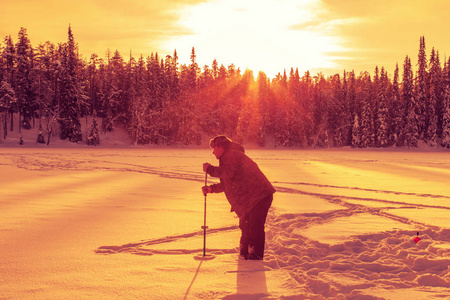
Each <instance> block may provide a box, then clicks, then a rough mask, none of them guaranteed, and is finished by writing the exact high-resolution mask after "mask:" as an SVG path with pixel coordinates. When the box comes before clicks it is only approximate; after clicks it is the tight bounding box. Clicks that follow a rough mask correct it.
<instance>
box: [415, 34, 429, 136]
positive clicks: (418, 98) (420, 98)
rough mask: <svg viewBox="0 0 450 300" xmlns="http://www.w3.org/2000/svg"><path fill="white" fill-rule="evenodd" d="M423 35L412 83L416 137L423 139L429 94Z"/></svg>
mask: <svg viewBox="0 0 450 300" xmlns="http://www.w3.org/2000/svg"><path fill="white" fill-rule="evenodd" d="M425 49H426V47H425V37H424V36H422V37H420V47H419V56H418V62H417V65H418V70H417V76H416V83H415V85H414V88H415V91H414V92H415V93H414V99H415V117H416V118H417V128H418V139H424V138H425V134H426V123H427V113H426V105H427V102H428V99H429V97H430V95H429V74H428V72H427V66H428V63H427V56H426V51H425Z"/></svg>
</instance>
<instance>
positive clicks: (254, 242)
mask: <svg viewBox="0 0 450 300" xmlns="http://www.w3.org/2000/svg"><path fill="white" fill-rule="evenodd" d="M210 146H211V148H213V149H214V151H213V154H214V155H215V156H216V158H217V159H218V160H219V166H218V167H215V166H212V165H211V164H209V163H204V164H203V171H205V172H207V173H208V174H209V175H211V176H212V177H219V178H220V183H217V184H212V185H209V186H204V187H203V188H202V190H203V193H204V194H207V193H221V192H225V196H226V197H227V200H228V202H229V203H230V205H231V211H232V212H233V211H234V212H235V213H236V214H237V216H238V217H239V228H240V229H241V240H240V255H241V257H243V258H245V259H252V260H261V259H263V257H264V244H265V232H264V224H265V222H266V217H267V213H268V211H269V208H270V206H271V204H272V200H273V194H274V193H275V189H274V187H273V186H272V184H271V183H270V182H269V180H268V179H267V178H266V176H265V175H264V174H263V173H262V172H261V170H260V169H259V167H258V165H257V164H256V163H255V162H254V161H253V160H252V159H250V158H249V157H248V156H247V155H245V151H244V147H242V146H241V145H239V144H237V143H235V142H232V141H231V140H230V139H229V138H227V137H226V136H217V137H215V138H214V139H212V140H211V141H210Z"/></svg>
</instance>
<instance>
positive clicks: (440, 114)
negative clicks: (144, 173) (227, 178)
mask: <svg viewBox="0 0 450 300" xmlns="http://www.w3.org/2000/svg"><path fill="white" fill-rule="evenodd" d="M0 54H1V56H0V57H1V59H0V130H1V135H2V138H3V139H7V138H8V132H9V131H13V130H19V132H21V131H23V130H30V129H31V128H37V127H38V128H39V134H38V136H37V137H36V142H38V143H47V144H50V141H51V139H52V138H54V137H55V136H58V137H59V138H60V139H62V140H69V141H71V142H74V143H87V144H89V145H99V144H101V140H100V135H99V131H103V132H108V131H112V130H115V129H116V128H119V127H120V128H124V129H126V130H127V132H128V133H129V135H130V137H131V139H132V140H133V143H134V144H135V145H138V144H140V145H146V144H162V145H200V144H201V143H202V136H205V135H208V136H214V135H217V134H225V135H227V136H229V137H231V138H232V139H233V140H236V141H237V142H240V143H244V144H246V143H254V144H257V145H259V146H261V147H295V148H306V147H308V148H317V147H343V146H351V147H357V148H366V147H417V146H418V145H419V143H425V144H427V145H429V146H430V147H446V148H450V58H449V60H448V61H447V62H444V65H443V66H441V62H440V58H439V52H438V51H437V50H435V49H434V48H433V49H432V50H431V53H430V55H429V57H428V55H427V53H426V45H425V37H420V41H419V53H418V57H417V64H415V68H413V63H412V62H411V58H410V57H409V56H406V57H405V59H404V62H403V65H402V66H400V67H399V65H398V63H397V65H396V68H395V71H394V74H393V76H391V75H390V74H388V73H387V72H386V70H385V68H384V67H380V68H379V67H376V68H375V70H371V72H368V71H365V72H361V73H360V74H355V72H354V71H343V73H342V74H335V75H332V76H325V75H323V74H322V73H318V74H316V75H312V74H310V72H309V71H307V72H305V73H304V74H302V75H300V74H299V72H298V69H294V68H291V69H290V70H287V71H286V70H284V71H282V72H280V73H278V75H277V76H275V77H274V78H268V77H267V75H266V74H265V73H264V72H259V73H258V74H257V75H256V76H255V74H253V72H252V71H251V70H248V69H247V70H244V71H243V72H242V71H241V70H240V69H239V68H236V67H235V66H234V65H233V64H231V65H229V66H227V67H225V66H224V65H223V64H219V62H218V61H217V60H214V61H213V62H212V63H211V66H208V65H205V66H203V67H201V66H199V65H198V64H197V62H196V54H195V48H194V47H193V48H192V52H191V56H190V63H189V64H180V63H179V61H178V56H177V52H176V50H175V51H174V52H173V55H167V56H165V57H160V56H159V55H158V53H152V54H151V55H150V56H149V57H143V56H142V55H141V56H140V57H138V58H135V57H133V56H132V55H131V54H130V55H129V58H127V59H124V57H123V56H122V55H121V53H119V52H118V51H115V52H110V51H109V50H108V51H107V52H106V55H105V58H101V57H99V56H98V55H97V54H92V55H91V56H90V58H88V59H87V58H83V57H81V55H80V54H79V49H78V44H77V43H76V41H75V38H74V35H73V32H72V29H71V27H70V26H69V29H68V39H67V42H65V43H59V44H57V45H55V44H53V43H51V42H45V43H43V44H40V45H38V46H37V47H33V46H32V45H31V42H30V39H29V37H28V34H27V30H26V28H21V29H20V31H19V34H18V40H17V42H16V43H14V41H13V39H12V38H11V36H7V37H5V39H4V42H3V44H2V45H1V46H0ZM293 63H295V62H293ZM414 69H416V70H414ZM14 116H16V118H17V117H18V118H19V126H18V127H19V128H14V123H13V118H14ZM84 120H85V122H89V126H88V128H89V130H88V131H87V133H85V134H84V136H83V133H82V131H81V122H84Z"/></svg>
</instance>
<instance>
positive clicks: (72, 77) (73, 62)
mask: <svg viewBox="0 0 450 300" xmlns="http://www.w3.org/2000/svg"><path fill="white" fill-rule="evenodd" d="M61 50H62V53H61V54H62V64H61V75H60V81H61V83H60V115H59V124H60V129H61V133H60V138H61V139H62V140H65V139H68V140H69V141H71V142H74V143H76V142H79V141H81V139H82V134H81V124H80V117H79V111H80V108H79V103H78V98H79V95H80V90H79V83H78V82H77V74H76V73H77V67H78V57H77V53H76V44H75V40H74V37H73V34H72V29H71V27H70V26H69V30H68V41H67V43H66V44H65V45H63V47H62V49H61Z"/></svg>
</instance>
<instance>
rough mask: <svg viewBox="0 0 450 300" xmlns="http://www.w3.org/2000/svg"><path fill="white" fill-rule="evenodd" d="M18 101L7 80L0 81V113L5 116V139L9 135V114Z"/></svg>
mask: <svg viewBox="0 0 450 300" xmlns="http://www.w3.org/2000/svg"><path fill="white" fill-rule="evenodd" d="M16 101H17V99H16V94H15V92H14V89H13V88H12V87H11V85H10V84H9V83H8V82H6V81H5V80H1V81H0V111H1V112H2V114H3V118H2V121H3V138H4V139H6V136H7V135H8V123H7V120H8V114H9V112H10V110H11V107H12V106H13V105H14V103H15V102H16Z"/></svg>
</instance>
